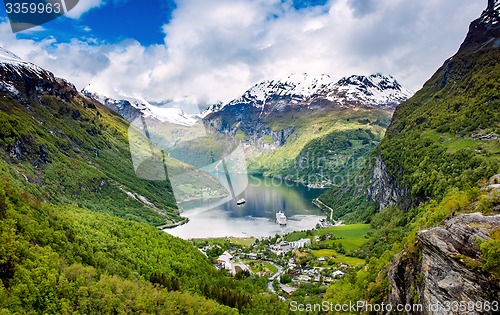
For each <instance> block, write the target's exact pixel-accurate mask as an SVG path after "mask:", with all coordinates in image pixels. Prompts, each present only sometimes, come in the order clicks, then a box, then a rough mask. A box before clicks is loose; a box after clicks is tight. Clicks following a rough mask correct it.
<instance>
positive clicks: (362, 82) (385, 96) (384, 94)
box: [327, 73, 413, 108]
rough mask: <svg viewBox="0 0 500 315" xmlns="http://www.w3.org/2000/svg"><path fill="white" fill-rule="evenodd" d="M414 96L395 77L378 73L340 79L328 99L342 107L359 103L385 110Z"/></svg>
mask: <svg viewBox="0 0 500 315" xmlns="http://www.w3.org/2000/svg"><path fill="white" fill-rule="evenodd" d="M412 95H413V92H412V91H411V90H409V89H407V88H404V87H402V86H401V84H399V83H398V81H396V79H394V77H392V76H384V75H382V74H380V73H377V74H372V75H370V76H367V77H366V76H360V75H353V76H350V77H345V78H342V79H340V80H339V81H338V82H337V83H336V84H334V85H333V86H332V89H331V91H330V92H329V93H328V95H327V99H328V100H330V101H332V102H338V103H340V104H342V105H345V104H349V103H353V102H358V103H362V104H364V105H372V106H377V107H383V108H384V107H394V106H397V105H398V104H400V103H401V102H403V101H405V100H407V99H408V98H410V97H411V96H412Z"/></svg>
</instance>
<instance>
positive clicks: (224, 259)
mask: <svg viewBox="0 0 500 315" xmlns="http://www.w3.org/2000/svg"><path fill="white" fill-rule="evenodd" d="M216 262H217V264H221V265H223V266H224V269H226V270H232V269H233V255H231V254H229V253H228V252H227V251H225V252H224V253H223V254H222V255H220V256H219V258H217V260H216Z"/></svg>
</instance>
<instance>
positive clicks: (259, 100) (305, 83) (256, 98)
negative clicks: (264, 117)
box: [219, 73, 333, 110]
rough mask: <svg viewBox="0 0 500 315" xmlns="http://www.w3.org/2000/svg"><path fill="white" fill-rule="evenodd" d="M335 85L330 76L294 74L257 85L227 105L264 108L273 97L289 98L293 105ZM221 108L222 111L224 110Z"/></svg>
mask: <svg viewBox="0 0 500 315" xmlns="http://www.w3.org/2000/svg"><path fill="white" fill-rule="evenodd" d="M332 84H333V81H332V79H331V78H330V76H329V75H326V74H323V75H320V76H311V75H308V74H307V73H302V74H292V75H290V76H288V77H287V78H285V79H282V80H266V81H263V82H261V83H258V84H255V85H254V86H253V87H252V88H250V89H249V90H248V91H246V92H245V93H244V94H243V95H242V96H241V97H240V98H237V99H235V100H233V101H231V102H229V103H228V104H227V105H235V104H253V105H254V106H256V107H258V108H262V107H263V106H264V105H265V103H266V102H267V101H268V100H270V99H272V98H273V96H277V97H289V98H290V101H291V102H292V103H294V102H300V101H305V100H307V99H310V98H311V97H313V96H314V95H317V94H319V93H321V92H322V91H324V90H325V89H327V88H328V87H329V86H330V85H332ZM222 107H224V106H221V108H219V110H220V109H222Z"/></svg>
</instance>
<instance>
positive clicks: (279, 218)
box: [276, 211, 286, 225]
mask: <svg viewBox="0 0 500 315" xmlns="http://www.w3.org/2000/svg"><path fill="white" fill-rule="evenodd" d="M276 222H277V223H278V224H279V225H286V215H285V214H284V213H283V212H282V211H278V212H277V213H276Z"/></svg>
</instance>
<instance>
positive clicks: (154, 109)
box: [82, 85, 199, 127]
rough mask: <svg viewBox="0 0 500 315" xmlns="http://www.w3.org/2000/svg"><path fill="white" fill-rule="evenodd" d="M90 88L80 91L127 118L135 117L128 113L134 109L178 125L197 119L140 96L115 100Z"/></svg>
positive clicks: (185, 124) (187, 124)
mask: <svg viewBox="0 0 500 315" xmlns="http://www.w3.org/2000/svg"><path fill="white" fill-rule="evenodd" d="M92 90H93V87H91V86H90V85H89V86H87V87H86V88H85V89H84V90H83V91H82V93H83V94H84V95H86V96H87V97H91V98H93V99H95V100H97V101H99V102H100V103H102V104H104V105H106V106H107V107H109V108H111V109H114V110H116V111H117V112H118V113H119V114H120V115H122V116H123V117H125V118H126V119H127V120H131V119H132V118H135V117H134V115H133V114H130V112H131V111H132V112H133V111H134V110H136V111H137V112H138V113H139V114H140V115H141V116H143V117H144V118H149V119H156V120H158V121H160V122H163V123H170V124H175V125H180V126H187V127H189V126H193V125H195V124H196V122H197V121H198V120H199V118H198V117H196V116H195V115H190V114H187V113H185V112H184V111H183V110H182V109H180V108H172V107H165V106H156V105H152V104H151V103H149V102H148V101H146V100H145V99H144V98H142V97H127V98H125V99H122V100H116V99H112V98H109V97H106V96H103V95H100V94H99V93H96V92H93V91H92ZM167 104H168V103H167Z"/></svg>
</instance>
